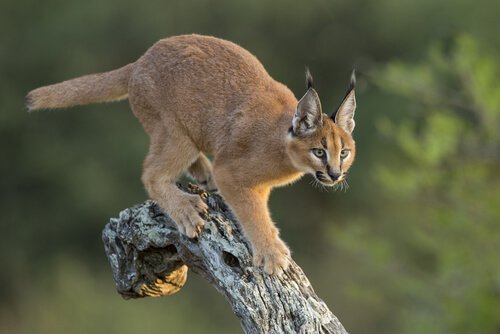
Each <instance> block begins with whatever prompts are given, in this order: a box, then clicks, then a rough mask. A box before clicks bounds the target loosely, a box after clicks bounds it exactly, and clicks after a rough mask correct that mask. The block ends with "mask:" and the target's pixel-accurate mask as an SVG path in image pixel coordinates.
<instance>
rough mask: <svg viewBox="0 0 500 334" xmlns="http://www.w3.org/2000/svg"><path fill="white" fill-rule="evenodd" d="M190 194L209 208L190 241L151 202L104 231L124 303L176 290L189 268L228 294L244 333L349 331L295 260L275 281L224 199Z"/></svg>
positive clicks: (126, 213) (192, 189) (131, 210)
mask: <svg viewBox="0 0 500 334" xmlns="http://www.w3.org/2000/svg"><path fill="white" fill-rule="evenodd" d="M188 191H190V192H192V193H197V194H199V195H200V196H202V198H204V199H205V200H206V202H207V204H208V206H209V212H208V215H207V216H206V217H204V219H205V226H204V228H203V229H202V231H201V233H200V235H199V237H198V238H196V239H189V238H187V237H186V236H184V235H181V234H180V233H179V232H178V231H177V228H176V225H175V223H174V222H173V221H172V219H170V217H169V216H168V215H167V214H166V213H164V212H163V211H162V210H161V209H160V208H159V207H158V206H157V205H156V204H155V203H154V202H152V201H146V202H145V203H143V204H140V205H137V206H134V207H132V208H129V209H125V210H124V211H122V212H121V213H120V215H119V217H118V218H112V219H111V220H110V222H109V223H108V224H107V225H106V227H105V228H104V231H103V241H104V246H105V250H106V255H107V256H108V259H109V262H110V264H111V268H112V272H113V278H114V280H115V283H116V288H117V290H118V292H119V293H120V294H121V295H122V296H123V297H124V298H127V299H128V298H140V297H147V296H164V295H169V294H172V293H175V292H177V291H179V290H180V289H181V288H182V286H183V285H184V283H185V282H186V278H187V271H188V267H189V268H190V269H191V270H192V271H194V272H195V273H197V274H199V275H201V276H202V277H203V278H205V279H206V280H207V281H208V282H209V283H210V284H211V285H212V286H213V287H214V288H215V289H217V291H219V292H220V293H222V294H223V295H224V296H225V297H226V299H227V301H228V302H229V303H230V304H231V308H232V309H233V312H234V313H235V314H236V316H237V317H238V318H239V319H240V321H241V326H242V327H243V331H244V332H245V333H247V334H250V333H252V334H254V333H255V334H261V333H262V334H264V333H266V334H268V333H276V334H281V333H283V334H285V333H286V334H290V333H334V334H346V333H347V332H346V330H345V329H344V327H343V326H342V324H341V323H340V322H339V320H338V319H337V317H336V316H335V315H334V314H333V313H332V312H331V311H330V310H329V309H328V307H327V306H326V304H325V303H324V302H323V301H322V300H321V299H320V298H319V297H318V296H317V295H316V294H315V292H314V290H313V288H312V286H311V284H310V283H309V281H308V279H307V277H306V276H305V275H304V273H303V272H302V270H301V269H300V267H299V266H298V265H297V264H296V263H295V262H293V261H291V265H290V268H289V269H288V270H287V271H286V272H285V273H284V274H283V275H281V276H279V277H278V276H269V275H267V274H265V273H264V272H263V271H262V270H261V269H258V268H255V267H253V266H252V255H251V250H250V247H249V245H248V243H247V241H246V240H245V238H244V236H243V234H242V231H241V229H240V227H239V225H238V223H237V222H236V219H235V218H234V216H233V214H232V213H231V211H230V210H229V209H228V207H227V205H226V204H225V203H224V201H223V200H222V198H221V197H220V196H218V195H216V194H207V193H206V192H204V191H202V190H201V189H200V188H197V187H195V186H190V187H189V189H188Z"/></svg>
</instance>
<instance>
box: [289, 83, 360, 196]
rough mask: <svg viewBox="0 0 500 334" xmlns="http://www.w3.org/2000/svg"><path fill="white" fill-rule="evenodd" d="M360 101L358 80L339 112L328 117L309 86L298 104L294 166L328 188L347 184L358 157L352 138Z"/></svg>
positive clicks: (291, 141) (292, 154)
mask: <svg viewBox="0 0 500 334" xmlns="http://www.w3.org/2000/svg"><path fill="white" fill-rule="evenodd" d="M355 109H356V98H355V93H354V78H351V87H350V88H349V90H348V91H347V94H346V96H345V98H344V100H343V101H342V104H341V105H340V107H339V108H338V110H337V111H336V112H335V113H334V114H333V115H332V116H327V115H325V114H323V113H322V111H321V103H320V101H319V97H318V94H317V93H316V91H315V90H314V89H313V88H312V82H311V86H309V89H308V91H307V93H306V94H305V95H304V97H303V98H302V99H301V100H300V101H299V102H298V105H297V111H296V112H295V115H294V118H293V121H292V127H291V128H290V133H289V136H288V142H287V153H288V156H289V157H290V160H291V161H292V163H293V165H294V166H295V167H296V168H297V169H298V170H300V171H301V172H304V173H309V174H311V175H313V176H314V177H315V179H316V180H317V181H318V182H320V183H321V184H322V185H324V186H334V185H337V184H342V185H343V184H344V182H345V178H346V175H347V171H348V170H349V168H350V167H351V165H352V163H353V161H354V157H355V155H356V147H355V142H354V139H353V138H352V130H353V129H354V111H355Z"/></svg>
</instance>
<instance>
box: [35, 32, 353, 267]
mask: <svg viewBox="0 0 500 334" xmlns="http://www.w3.org/2000/svg"><path fill="white" fill-rule="evenodd" d="M354 83H355V80H354V75H353V76H352V78H351V85H350V87H349V89H348V91H347V94H346V96H345V98H344V99H343V101H342V103H341V105H340V107H339V108H338V109H337V110H336V111H335V112H334V113H333V114H332V115H331V116H327V115H326V114H323V112H322V109H321V103H320V100H319V97H318V94H317V93H316V91H315V90H314V88H313V81H312V77H311V76H310V74H307V91H306V93H305V95H304V96H303V97H302V98H301V99H300V100H299V101H297V99H296V98H295V96H294V94H293V93H292V92H291V91H290V89H288V88H287V87H286V86H285V85H283V84H281V83H279V82H277V81H275V80H274V79H273V78H271V77H270V76H269V74H268V73H267V72H266V70H265V69H264V67H263V66H262V64H261V63H260V62H259V61H258V60H257V58H256V57H255V56H253V55H252V54H251V53H250V52H248V51H247V50H245V49H243V48H242V47H240V46H238V45H236V44H234V43H232V42H229V41H225V40H222V39H219V38H215V37H209V36H201V35H182V36H175V37H169V38H166V39H162V40H160V41H159V42H157V43H156V44H154V45H153V46H152V47H151V48H150V49H149V50H147V51H146V53H145V54H144V55H143V56H142V57H140V58H139V59H138V60H137V61H135V62H134V63H131V64H128V65H126V66H124V67H122V68H119V69H117V70H114V71H110V72H105V73H100V74H92V75H86V76H82V77H79V78H76V79H72V80H68V81H64V82H61V83H58V84H54V85H50V86H45V87H41V88H38V89H35V90H33V91H31V92H30V93H29V94H28V95H27V97H26V100H27V106H28V108H29V110H36V109H52V108H65V107H70V106H76V105H85V104H89V103H96V102H109V101H118V100H122V99H126V98H127V97H128V100H129V102H130V106H131V108H132V111H133V113H134V115H135V116H136V117H137V118H138V119H139V121H140V122H141V123H142V125H143V127H144V130H145V131H146V132H147V134H148V135H149V136H150V148H149V153H148V154H147V156H146V159H145V160H144V166H143V174H142V181H143V183H144V186H145V188H146V190H147V192H148V193H149V196H150V197H151V198H152V199H153V200H155V201H156V202H157V203H158V204H159V205H160V206H161V207H162V208H163V209H164V210H166V212H167V213H168V214H169V215H170V216H171V217H172V219H173V220H174V221H175V222H176V223H177V226H178V228H179V230H180V231H181V232H182V233H184V234H185V235H187V236H188V237H195V236H196V235H197V234H198V232H199V231H200V228H201V227H202V225H203V220H202V219H201V218H200V215H199V214H200V213H202V212H204V211H205V210H207V206H206V204H205V203H204V202H203V200H202V199H201V198H200V197H199V196H197V195H192V194H187V193H184V192H182V191H180V190H179V189H178V188H177V186H176V184H175V182H176V180H177V178H178V177H179V176H180V175H181V174H182V173H183V172H185V171H188V172H189V173H190V174H191V175H192V176H193V177H194V178H195V179H196V180H197V181H198V182H199V183H201V184H204V185H205V186H206V188H207V189H208V190H214V189H218V190H219V192H220V194H221V195H222V196H223V198H224V199H225V200H226V201H227V203H228V204H229V205H230V207H231V209H232V210H233V211H234V213H235V214H236V216H237V218H238V220H239V222H240V224H241V225H242V227H243V230H244V233H245V236H246V237H247V239H248V240H249V241H250V243H251V246H252V251H253V261H254V264H255V265H256V266H262V267H263V268H264V270H265V271H266V272H267V273H269V274H279V273H281V272H282V271H283V270H285V269H286V268H287V267H288V264H289V258H290V251H289V249H288V247H287V246H286V245H285V243H284V242H283V241H282V240H281V239H280V237H279V232H278V229H277V228H276V226H275V225H274V223H273V221H272V220H271V216H270V213H269V209H268V205H267V202H268V198H269V194H270V192H271V189H273V188H274V187H278V186H282V185H286V184H290V183H292V182H294V181H296V180H298V179H299V178H300V177H302V176H303V175H304V174H306V173H307V174H311V175H312V176H313V177H314V178H316V180H317V181H319V182H320V183H321V184H322V185H325V186H333V185H336V184H338V183H339V182H343V180H344V179H345V177H346V173H347V171H348V170H349V168H350V167H351V164H352V163H353V161H354V156H355V152H356V151H355V143H354V140H353V138H352V131H353V128H354V119H353V117H354V111H355V109H356V98H355V93H354ZM207 154H208V155H212V156H213V161H212V162H211V161H210V160H209V159H208V158H207Z"/></svg>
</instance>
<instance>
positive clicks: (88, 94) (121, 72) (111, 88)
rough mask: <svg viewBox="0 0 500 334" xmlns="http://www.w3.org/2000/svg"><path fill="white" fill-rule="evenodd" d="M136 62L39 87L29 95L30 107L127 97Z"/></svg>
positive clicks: (55, 106) (52, 106) (27, 98)
mask: <svg viewBox="0 0 500 334" xmlns="http://www.w3.org/2000/svg"><path fill="white" fill-rule="evenodd" d="M133 65H134V64H133V63H132V64H128V65H126V66H124V67H122V68H119V69H117V70H114V71H109V72H104V73H98V74H90V75H85V76H83V77H79V78H75V79H71V80H67V81H63V82H61V83H57V84H53V85H49V86H44V87H40V88H37V89H35V90H32V91H31V92H29V93H28V95H26V107H27V108H28V110H29V111H33V110H37V109H54V108H66V107H72V106H78V105H84V104H89V103H99V102H112V101H118V100H123V99H126V98H127V96H128V83H129V79H130V75H131V73H132V69H133Z"/></svg>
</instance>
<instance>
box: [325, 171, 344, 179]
mask: <svg viewBox="0 0 500 334" xmlns="http://www.w3.org/2000/svg"><path fill="white" fill-rule="evenodd" d="M341 175H342V173H339V172H331V171H330V172H328V176H330V177H331V178H332V180H333V181H337V180H338V179H339V177H340V176H341Z"/></svg>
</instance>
